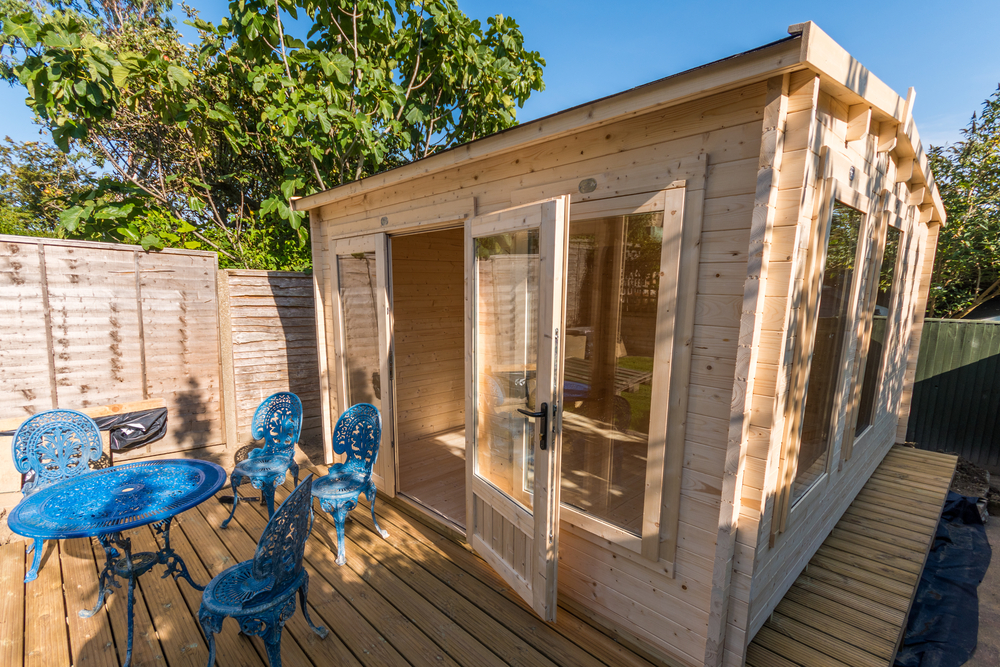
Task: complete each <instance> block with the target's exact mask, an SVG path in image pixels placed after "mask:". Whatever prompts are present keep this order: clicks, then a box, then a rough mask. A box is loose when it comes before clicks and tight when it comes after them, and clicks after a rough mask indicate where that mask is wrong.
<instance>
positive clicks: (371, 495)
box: [365, 484, 389, 540]
mask: <svg viewBox="0 0 1000 667" xmlns="http://www.w3.org/2000/svg"><path fill="white" fill-rule="evenodd" d="M365 497H366V498H368V504H369V505H371V507H372V523H373V524H375V532H376V533H378V534H379V535H381V536H382V539H383V540H387V539H389V531H388V530H382V528H381V527H380V526H379V525H378V519H377V518H376V517H375V485H374V484H369V485H368V490H367V491H365Z"/></svg>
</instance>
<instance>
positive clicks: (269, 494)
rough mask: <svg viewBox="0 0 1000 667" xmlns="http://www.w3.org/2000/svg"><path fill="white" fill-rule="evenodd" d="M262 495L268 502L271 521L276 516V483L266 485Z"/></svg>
mask: <svg viewBox="0 0 1000 667" xmlns="http://www.w3.org/2000/svg"><path fill="white" fill-rule="evenodd" d="M260 494H261V495H262V496H264V498H265V500H267V518H268V519H270V518H271V517H272V516H273V515H274V482H268V483H267V484H265V485H264V488H263V489H261V490H260Z"/></svg>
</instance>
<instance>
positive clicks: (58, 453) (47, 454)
mask: <svg viewBox="0 0 1000 667" xmlns="http://www.w3.org/2000/svg"><path fill="white" fill-rule="evenodd" d="M11 450H12V452H13V456H14V465H15V466H17V469H18V471H19V472H20V473H21V474H26V475H27V480H26V481H25V482H24V486H22V487H21V493H22V494H24V497H25V498H27V497H28V496H30V495H32V494H33V493H35V492H37V491H41V490H42V489H44V488H46V487H49V486H52V485H53V484H55V483H56V482H60V481H62V480H64V479H69V478H71V477H76V476H78V475H84V474H86V473H87V472H88V471H89V470H90V466H89V464H90V462H91V461H97V460H98V459H99V458H101V453H102V445H101V431H100V429H99V428H97V424H95V423H94V420H93V419H91V418H90V417H88V416H87V415H85V414H83V413H81V412H77V411H75V410H48V411H46V412H39V413H38V414H37V415H33V416H32V417H30V418H28V420H27V421H25V422H24V423H23V424H21V426H20V427H19V428H18V429H17V431H16V432H15V433H14V440H13V443H12V446H11ZM42 548H43V541H42V540H41V539H39V538H35V540H34V542H33V543H32V544H31V546H29V547H28V553H31V552H32V550H34V552H35V557H34V560H32V562H31V569H30V570H29V571H28V574H27V575H25V577H24V582H25V583H28V582H29V581H34V580H35V579H36V578H37V577H38V567H39V565H41V563H42Z"/></svg>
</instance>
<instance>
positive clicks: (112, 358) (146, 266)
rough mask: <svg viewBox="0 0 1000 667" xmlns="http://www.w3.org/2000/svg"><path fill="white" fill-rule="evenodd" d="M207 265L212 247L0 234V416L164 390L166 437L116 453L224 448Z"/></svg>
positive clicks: (212, 271)
mask: <svg viewBox="0 0 1000 667" xmlns="http://www.w3.org/2000/svg"><path fill="white" fill-rule="evenodd" d="M216 272H217V259H216V256H215V254H214V253H207V252H196V251H174V250H170V251H164V252H159V253H146V252H144V251H143V250H142V249H141V248H137V247H135V246H126V245H115V244H106V243H89V242H82V241H72V242H70V241H62V240H56V239H29V238H26V237H18V236H2V237H0V294H2V298H0V331H2V334H0V335H2V338H3V345H2V346H0V418H17V417H21V418H26V417H28V416H30V415H32V414H34V413H36V412H40V411H43V410H50V409H53V408H57V407H58V408H69V409H82V408H87V407H91V406H99V405H109V404H119V403H130V402H136V401H141V400H144V399H149V398H153V399H156V398H162V399H164V400H165V401H166V405H167V409H168V411H169V416H168V432H167V435H166V436H165V437H164V438H163V439H162V440H159V441H157V442H155V443H152V444H150V445H147V446H146V447H143V448H141V449H138V450H134V451H132V452H128V453H122V454H119V455H118V456H117V457H116V459H117V460H127V459H133V458H143V457H148V456H163V455H174V454H177V453H180V452H186V451H190V450H195V449H203V448H209V447H214V446H220V445H224V444H225V438H224V436H223V423H222V407H221V386H220V372H219V322H218V306H217V299H216ZM9 452H10V450H9V448H7V449H4V448H0V456H2V457H4V459H6V457H7V456H9ZM0 467H3V469H4V471H5V472H6V471H9V470H11V469H12V468H13V466H12V465H11V464H9V463H8V464H4V463H2V462H0ZM14 477H15V478H16V475H15V476H14ZM3 480H4V481H3V488H2V491H17V490H18V485H17V480H16V479H14V480H11V479H9V475H8V476H7V477H4V478H3ZM12 486H13V488H10V487H12Z"/></svg>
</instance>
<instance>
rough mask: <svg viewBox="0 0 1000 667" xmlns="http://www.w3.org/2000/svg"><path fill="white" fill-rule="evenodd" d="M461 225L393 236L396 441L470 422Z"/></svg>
mask: <svg viewBox="0 0 1000 667" xmlns="http://www.w3.org/2000/svg"><path fill="white" fill-rule="evenodd" d="M464 234H465V232H464V230H463V229H462V228H461V227H459V228H457V229H448V230H442V231H438V232H430V233H427V234H416V235H411V236H399V237H395V238H393V239H392V296H393V319H394V334H395V335H394V338H393V341H394V345H395V376H396V429H397V430H396V439H397V441H398V442H399V443H400V444H402V443H409V442H413V441H415V440H419V439H420V438H423V437H426V436H429V435H433V434H435V433H441V432H443V431H448V430H452V429H455V428H463V427H464V426H465V291H464V290H465V288H464V284H465V269H464V254H463V251H462V247H463V244H464V241H465V236H464Z"/></svg>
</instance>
